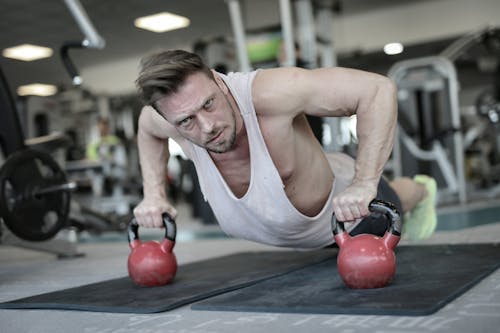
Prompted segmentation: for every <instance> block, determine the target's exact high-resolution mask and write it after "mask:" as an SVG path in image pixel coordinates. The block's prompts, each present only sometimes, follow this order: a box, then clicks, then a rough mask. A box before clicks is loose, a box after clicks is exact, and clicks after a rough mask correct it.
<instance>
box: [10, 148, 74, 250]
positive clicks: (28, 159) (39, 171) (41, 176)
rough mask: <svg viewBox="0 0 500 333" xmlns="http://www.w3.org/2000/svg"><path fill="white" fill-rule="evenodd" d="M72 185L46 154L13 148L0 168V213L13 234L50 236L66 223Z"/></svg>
mask: <svg viewBox="0 0 500 333" xmlns="http://www.w3.org/2000/svg"><path fill="white" fill-rule="evenodd" d="M75 188H76V184H75V183H74V182H67V181H66V175H65V173H64V172H63V170H61V168H60V167H59V165H58V164H57V162H56V161H55V160H54V159H53V158H52V157H51V156H50V155H48V154H46V153H43V152H40V151H37V150H33V149H29V148H28V149H24V150H20V151H17V152H15V153H13V154H12V155H10V156H9V157H8V158H7V160H6V161H5V163H4V165H3V166H2V168H1V169H0V214H1V216H2V218H3V220H4V222H5V224H6V225H7V226H8V227H9V229H10V230H11V231H12V232H13V233H14V234H15V235H16V236H18V237H20V238H22V239H26V240H30V241H44V240H47V239H50V238H52V237H53V236H55V234H57V233H58V232H59V231H60V230H61V229H62V228H63V227H65V226H66V221H67V217H68V212H69V204H70V199H71V195H70V192H71V191H72V190H74V189H75Z"/></svg>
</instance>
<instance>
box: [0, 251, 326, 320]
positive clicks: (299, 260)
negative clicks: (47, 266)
mask: <svg viewBox="0 0 500 333" xmlns="http://www.w3.org/2000/svg"><path fill="white" fill-rule="evenodd" d="M334 253H335V250H332V249H327V250H318V251H290V250H285V251H262V252H242V253H236V254H232V255H228V256H224V257H219V258H213V259H209V260H203V261H198V262H193V263H190V264H186V265H181V266H180V267H179V271H178V272H177V275H176V277H175V283H170V284H167V285H164V286H160V287H155V288H144V287H140V286H137V285H136V284H135V283H134V282H132V280H131V279H130V278H129V277H128V276H126V277H122V278H118V279H112V280H108V281H102V282H98V283H93V284H89V285H85V286H80V287H76V288H70V289H65V290H60V291H56V292H51V293H46V294H41V295H37V296H33V297H28V298H23V299H18V300H13V301H11V302H7V303H0V308H11V309H14V308H17V309H66V310H81V311H99V312H117V313H156V312H162V311H168V310H172V309H175V308H178V307H180V306H183V305H187V304H191V303H193V302H196V301H199V300H202V299H205V298H208V297H212V296H214V295H218V294H222V293H225V292H228V291H231V290H235V289H238V288H243V287H248V286H250V285H253V284H255V283H258V282H260V281H264V280H267V279H270V278H272V277H275V276H279V275H283V274H287V273H289V272H292V271H295V270H297V269H300V268H303V267H305V266H308V265H313V264H317V263H319V262H322V261H325V260H327V259H329V258H332V257H333V254H334Z"/></svg>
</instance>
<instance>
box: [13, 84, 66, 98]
mask: <svg viewBox="0 0 500 333" xmlns="http://www.w3.org/2000/svg"><path fill="white" fill-rule="evenodd" d="M55 93H57V87H56V86H54V85H52V84H42V83H32V84H27V85H24V86H19V87H18V88H17V94H18V95H19V96H30V95H34V96H52V95H54V94H55Z"/></svg>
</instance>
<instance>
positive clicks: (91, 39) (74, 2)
mask: <svg viewBox="0 0 500 333" xmlns="http://www.w3.org/2000/svg"><path fill="white" fill-rule="evenodd" d="M64 2H65V3H66V6H67V7H68V9H69V11H70V12H71V14H72V15H73V17H74V19H75V20H76V22H77V24H78V26H79V27H80V30H81V31H82V32H83V34H84V35H85V39H84V40H83V41H68V42H64V44H63V45H62V46H61V48H60V50H59V54H60V55H61V59H62V62H63V64H64V67H65V68H66V70H67V72H68V73H69V75H70V77H71V80H72V82H73V84H74V85H80V84H82V78H81V77H80V75H79V74H78V70H77V69H76V67H75V65H74V64H73V62H72V61H71V59H70V57H69V53H68V51H69V49H71V48H94V49H103V48H104V47H105V46H106V41H105V40H104V39H103V38H102V37H101V36H100V35H99V34H98V33H97V31H96V29H95V28H94V25H93V24H92V22H91V21H90V19H89V17H88V15H87V12H86V11H85V8H83V6H82V5H81V3H80V1H78V0H64Z"/></svg>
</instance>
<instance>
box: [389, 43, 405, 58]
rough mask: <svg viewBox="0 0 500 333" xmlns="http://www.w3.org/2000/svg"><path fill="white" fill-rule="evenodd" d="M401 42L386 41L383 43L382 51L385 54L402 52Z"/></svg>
mask: <svg viewBox="0 0 500 333" xmlns="http://www.w3.org/2000/svg"><path fill="white" fill-rule="evenodd" d="M403 49H404V48H403V44H401V43H388V44H385V45H384V52H385V54H387V55H395V54H400V53H401V52H403Z"/></svg>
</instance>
